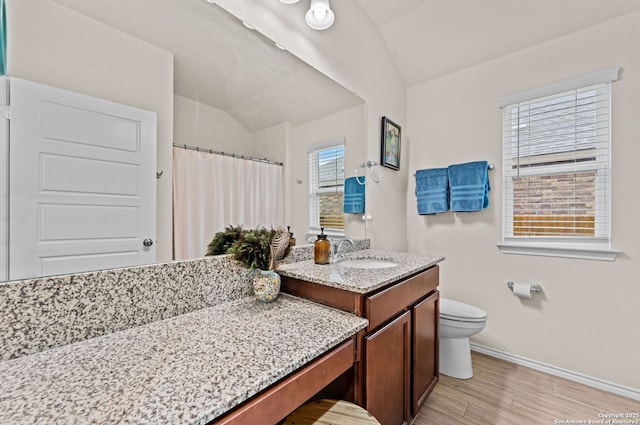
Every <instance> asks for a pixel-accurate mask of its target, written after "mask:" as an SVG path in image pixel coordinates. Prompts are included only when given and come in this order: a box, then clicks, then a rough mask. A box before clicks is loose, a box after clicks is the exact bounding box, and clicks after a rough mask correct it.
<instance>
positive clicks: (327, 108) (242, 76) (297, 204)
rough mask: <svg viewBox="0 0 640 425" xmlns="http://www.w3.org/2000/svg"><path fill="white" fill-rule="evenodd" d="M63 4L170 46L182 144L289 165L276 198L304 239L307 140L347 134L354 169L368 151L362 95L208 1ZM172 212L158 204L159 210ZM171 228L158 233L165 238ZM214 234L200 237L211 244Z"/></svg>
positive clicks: (67, 0) (177, 135) (76, 0)
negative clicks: (361, 150) (281, 189)
mask: <svg viewBox="0 0 640 425" xmlns="http://www.w3.org/2000/svg"><path fill="white" fill-rule="evenodd" d="M55 3H58V4H60V5H63V6H64V7H67V8H70V9H72V10H74V11H77V12H79V13H81V14H83V15H86V16H88V17H91V18H92V19H95V20H97V21H100V22H102V23H103V24H105V25H107V26H109V27H111V28H115V29H117V30H119V31H122V32H124V33H127V34H130V35H132V36H134V37H136V38H138V39H140V40H144V41H145V42H148V43H150V44H152V45H154V46H157V47H159V48H160V49H163V50H165V51H168V52H172V53H173V55H174V60H173V77H174V78H173V79H174V87H173V91H174V99H173V117H172V118H173V141H174V143H176V144H179V145H188V146H192V147H199V148H202V149H203V150H206V149H212V150H215V151H220V152H225V153H231V154H236V155H244V156H250V157H257V158H267V159H268V160H271V161H275V162H282V163H284V168H283V188H284V189H283V194H282V196H281V199H280V200H277V199H276V200H275V202H276V203H280V204H283V206H282V215H283V219H282V220H283V223H282V224H285V225H291V226H292V230H294V231H295V232H297V233H298V235H299V236H301V237H300V240H303V238H304V234H305V233H306V231H307V229H308V205H307V204H308V184H307V180H306V179H307V177H308V171H307V168H308V159H307V155H308V154H307V150H308V147H309V146H310V145H313V144H318V143H322V142H325V141H326V140H328V139H331V138H335V137H345V139H346V140H347V142H346V153H345V157H346V158H345V161H346V164H347V165H346V167H347V168H354V166H352V165H350V164H355V163H356V161H357V160H358V159H360V153H361V152H360V149H361V146H363V145H364V135H363V133H364V113H363V112H362V108H363V100H362V99H361V98H359V97H358V96H356V95H354V94H353V93H351V92H350V91H349V90H347V89H345V88H344V87H342V86H340V85H339V84H337V83H336V82H335V81H333V80H331V79H330V78H328V77H326V76H325V75H323V74H321V73H319V72H318V71H317V70H315V69H313V68H312V67H310V66H308V65H307V64H305V63H304V62H302V61H300V60H299V59H298V58H296V57H295V56H293V55H291V54H290V53H289V52H287V51H286V50H282V49H280V48H278V47H276V45H275V43H274V42H273V41H271V40H269V39H267V38H266V37H264V36H262V35H261V34H260V33H258V32H257V31H255V30H252V29H249V28H247V27H246V26H245V25H243V24H242V22H240V21H239V20H238V19H236V18H235V17H233V16H231V15H230V14H228V13H227V12H226V11H224V10H223V9H222V8H220V7H218V6H217V5H214V4H210V3H208V2H206V1H203V0H185V1H181V2H175V1H171V0H155V1H153V0H131V1H120V2H118V5H117V7H114V5H113V4H112V3H111V2H99V1H86V0H55ZM9 25H11V22H9ZM78 37H82V34H78ZM95 84H96V85H99V84H100V81H99V80H96V81H95ZM158 125H159V126H160V122H159V123H158ZM343 127H344V128H343ZM350 152H351V153H350ZM159 171H166V170H159ZM169 171H172V170H169ZM164 174H165V177H166V175H169V174H170V173H169V172H167V173H164ZM161 178H163V177H161ZM163 183H164V184H167V183H165V182H163ZM169 184H170V183H169ZM250 197H251V196H250ZM165 205H166V204H165ZM167 213H168V212H167V211H166V208H165V209H163V208H158V212H157V214H165V215H166V214H167ZM169 213H170V212H169ZM233 222H234V220H233V219H232V218H230V219H229V223H228V224H232V223H233ZM271 224H272V223H265V225H271ZM168 235H169V238H167V233H164V234H163V235H160V234H158V240H159V242H160V240H164V241H166V240H167V239H170V238H171V234H170V233H169V234H168ZM356 236H359V235H356ZM211 237H212V235H206V236H202V238H203V240H205V241H207V242H208V240H210V238H211ZM204 249H206V244H205V245H204V246H203V250H204ZM171 251H173V248H172V249H171ZM190 255H191V256H198V255H197V254H190ZM183 258H184V257H183ZM170 259H171V258H167V257H166V256H159V257H158V258H157V260H158V261H166V260H170ZM123 265H128V264H123ZM1 279H2V275H1V274H0V280H1Z"/></svg>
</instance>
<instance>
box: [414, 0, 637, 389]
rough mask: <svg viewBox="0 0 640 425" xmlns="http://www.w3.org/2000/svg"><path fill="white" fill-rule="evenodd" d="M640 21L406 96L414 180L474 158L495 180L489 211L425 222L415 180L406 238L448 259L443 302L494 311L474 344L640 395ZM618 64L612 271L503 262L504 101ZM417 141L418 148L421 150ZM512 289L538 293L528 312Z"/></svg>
mask: <svg viewBox="0 0 640 425" xmlns="http://www.w3.org/2000/svg"><path fill="white" fill-rule="evenodd" d="M638 39H640V13H634V14H630V15H626V16H623V17H621V18H618V19H615V20H612V21H608V22H605V23H602V24H599V25H596V26H593V27H590V28H587V29H584V30H581V31H578V32H575V33H573V34H570V35H567V36H564V37H561V38H558V39H555V40H553V41H550V42H546V43H543V44H540V45H537V46H535V47H532V48H528V49H526V50H522V51H519V52H516V53H513V54H511V55H508V56H505V57H502V58H499V59H496V60H493V61H490V62H487V63H484V64H482V65H479V66H476V67H473V68H470V69H466V70H463V71H460V72H456V73H453V74H450V75H447V76H444V77H442V78H438V79H435V80H432V81H428V82H425V83H423V84H420V85H417V86H414V87H411V88H409V90H408V96H407V97H408V107H407V108H408V111H409V114H408V126H407V129H408V133H409V137H411V138H412V140H413V141H414V143H413V144H412V147H411V150H412V152H411V158H410V173H411V174H413V173H414V172H415V170H416V169H422V168H429V167H441V166H447V165H449V164H452V163H459V162H465V161H472V160H483V159H486V160H489V161H490V162H493V163H494V164H496V169H495V170H494V171H490V181H491V185H492V191H491V194H490V198H491V205H490V207H489V209H488V210H485V211H482V212H478V213H471V214H464V213H456V214H453V213H451V212H448V213H445V214H438V215H436V216H433V217H428V218H425V217H421V216H418V214H417V212H416V203H415V196H414V194H413V191H414V188H415V181H414V179H413V178H411V180H410V184H409V187H408V190H407V211H408V212H407V238H408V242H407V243H408V248H409V250H410V251H413V252H423V253H427V252H430V253H436V254H441V255H444V256H446V260H445V261H444V263H443V264H442V267H441V271H442V278H441V286H440V288H441V290H442V294H443V296H444V297H449V298H454V299H458V300H461V301H464V302H468V303H471V304H474V305H476V306H478V307H481V308H483V309H485V310H486V311H487V312H488V324H487V327H486V329H485V330H484V331H483V332H481V333H480V334H479V335H478V336H477V337H476V338H474V340H475V342H477V343H479V344H482V345H486V346H489V347H491V348H494V349H497V350H501V351H504V352H507V353H511V354H515V355H518V356H523V357H525V358H529V359H533V360H537V361H540V362H543V363H547V364H551V365H554V366H556V367H560V368H564V369H568V370H571V371H575V372H579V373H582V374H585V375H588V376H591V377H595V378H599V379H603V380H606V381H610V382H613V383H615V384H618V385H622V386H628V387H631V388H635V389H640V363H638V353H639V352H640V338H639V337H638V332H639V331H638V326H639V325H640V307H639V302H640V279H639V277H638V276H640V243H639V242H638V241H640V226H638V217H640V202H638V190H637V182H638V181H640V167H638V164H637V159H638V158H639V157H640V144H638V134H640V120H639V119H638V111H640V97H638V94H639V93H640V55H638V49H637V42H636V41H637V40H638ZM615 66H620V67H621V68H622V72H621V78H620V80H619V81H618V82H616V83H614V84H613V94H612V100H613V107H612V110H613V115H612V125H613V130H612V131H613V139H612V154H613V156H612V173H613V175H612V182H613V196H612V199H613V206H612V212H613V221H612V223H613V225H612V227H613V233H612V241H613V248H614V249H619V250H622V252H623V254H622V255H621V256H619V257H618V259H617V260H616V261H615V262H603V261H589V260H578V259H566V258H550V257H533V256H522V255H506V254H501V253H500V252H499V250H498V248H497V247H496V243H498V242H499V241H501V221H502V218H501V204H502V181H501V179H502V175H501V173H502V167H501V154H502V131H501V125H502V113H501V110H500V109H499V108H498V106H497V103H496V101H497V99H498V97H500V96H503V95H507V94H511V93H515V92H520V91H524V90H527V89H531V88H535V87H538V86H542V85H545V84H549V83H553V82H556V81H561V80H564V79H569V78H573V77H577V76H581V75H584V74H589V73H591V72H595V71H600V70H603V69H607V68H611V67H615ZM418 140H419V141H420V142H419V143H418V142H416V141H418ZM509 280H514V281H522V282H531V283H538V284H540V285H542V287H543V288H544V293H543V294H540V295H534V298H533V300H531V302H523V301H522V300H520V299H519V298H516V297H515V296H514V295H513V294H512V293H511V292H510V291H509V290H508V289H507V287H506V282H507V281H509Z"/></svg>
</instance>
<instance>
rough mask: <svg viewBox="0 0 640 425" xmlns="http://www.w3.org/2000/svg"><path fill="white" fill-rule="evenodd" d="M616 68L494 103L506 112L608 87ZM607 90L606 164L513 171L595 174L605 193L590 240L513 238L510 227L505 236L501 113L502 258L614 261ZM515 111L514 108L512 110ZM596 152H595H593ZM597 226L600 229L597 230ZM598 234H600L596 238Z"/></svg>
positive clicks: (509, 173)
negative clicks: (575, 91) (550, 97)
mask: <svg viewBox="0 0 640 425" xmlns="http://www.w3.org/2000/svg"><path fill="white" fill-rule="evenodd" d="M618 74H619V68H613V69H609V70H606V71H602V72H599V73H595V74H590V75H587V76H584V77H580V78H577V79H573V80H568V81H564V82H560V83H556V84H552V85H549V86H544V87H541V88H538V89H534V90H529V91H526V92H523V93H519V94H515V95H510V96H505V97H503V98H501V99H499V101H498V103H499V106H500V107H501V108H503V109H504V108H510V107H513V106H514V105H517V104H519V103H521V102H528V101H535V100H537V99H541V98H544V97H548V96H555V95H561V94H563V93H565V92H568V91H571V90H579V89H582V88H585V87H591V86H595V85H598V84H608V83H611V82H613V81H616V80H617V79H618ZM611 104H612V103H611V87H609V98H608V105H609V112H608V113H609V116H608V120H609V136H608V140H607V146H608V150H607V152H606V153H605V155H606V156H607V159H606V161H598V158H597V157H596V160H595V161H593V162H591V161H586V162H583V163H570V164H553V165H540V166H533V167H520V168H519V169H518V171H517V173H516V174H517V175H518V176H525V177H526V176H538V175H540V176H548V175H553V174H563V173H577V172H581V171H595V175H596V180H595V186H596V190H598V189H599V188H600V189H601V188H604V189H605V190H606V192H607V194H606V199H605V200H604V204H603V203H602V202H603V200H602V199H601V198H599V197H596V202H597V204H596V205H595V209H596V216H595V226H596V231H595V235H594V236H513V227H512V226H511V234H509V230H508V228H509V226H508V223H513V212H514V211H513V210H514V209H513V206H514V205H513V194H512V191H513V187H514V185H513V182H512V181H511V182H510V181H508V180H509V179H513V178H514V177H515V175H516V174H514V172H513V170H512V169H507V168H508V167H507V163H508V161H507V158H506V154H507V152H508V150H509V149H510V148H511V146H509V144H511V143H514V141H513V138H512V137H509V134H508V131H506V130H505V128H506V124H507V111H508V109H505V110H504V112H503V120H502V122H503V141H502V146H503V164H504V170H503V186H504V187H503V212H502V219H503V223H502V243H499V244H498V248H499V249H500V250H501V252H502V253H505V254H526V255H542V256H554V257H569V258H582V259H595V260H606V261H613V260H615V258H616V256H617V254H619V251H615V250H612V249H611V235H610V230H611V184H610V178H608V177H609V176H610V175H611V167H610V152H611V136H610V135H611V131H610V129H611V122H610V120H611V110H612V107H611ZM516 107H517V106H516ZM596 151H597V149H596ZM603 225H604V226H607V228H605V230H606V231H605V232H604V233H605V234H606V236H603V235H602V233H603V232H599V230H600V229H602V227H601V226H603ZM599 226H600V227H599ZM599 233H600V234H599Z"/></svg>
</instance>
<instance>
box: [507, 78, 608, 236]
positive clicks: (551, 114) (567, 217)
mask: <svg viewBox="0 0 640 425" xmlns="http://www.w3.org/2000/svg"><path fill="white" fill-rule="evenodd" d="M610 81H611V80H609V81H604V82H598V83H596V84H589V85H586V86H581V87H577V88H572V89H569V90H562V91H558V92H555V93H552V94H545V95H544V96H540V97H532V98H529V99H520V100H518V101H517V102H514V103H508V104H505V105H503V113H504V137H503V140H504V149H503V161H504V167H503V170H504V217H503V225H504V228H503V236H504V240H505V241H509V240H511V241H514V240H520V241H522V240H535V241H538V242H540V241H545V242H559V243H573V242H593V241H601V242H606V243H608V242H609V236H610V228H611V223H610V208H611V207H610V205H611V199H610V187H611V181H610V175H611V172H610V142H611V137H610V136H611V130H610V127H611V125H610V122H611V116H610V103H611V93H610V84H609V83H610ZM546 91H547V92H548V90H546Z"/></svg>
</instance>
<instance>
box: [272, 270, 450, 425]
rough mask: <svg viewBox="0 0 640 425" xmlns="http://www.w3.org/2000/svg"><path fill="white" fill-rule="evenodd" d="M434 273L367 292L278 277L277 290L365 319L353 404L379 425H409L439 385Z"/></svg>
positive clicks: (435, 271) (436, 273)
mask: <svg viewBox="0 0 640 425" xmlns="http://www.w3.org/2000/svg"><path fill="white" fill-rule="evenodd" d="M438 285H439V268H438V266H434V267H431V268H429V269H427V270H424V271H421V272H418V273H416V274H414V275H411V276H408V277H405V278H402V279H399V280H398V281H397V282H393V283H391V284H389V285H386V286H384V287H382V288H379V289H377V290H376V291H372V292H370V293H364V294H363V293H357V292H350V291H347V290H344V289H338V288H334V287H331V286H325V285H321V284H317V283H311V282H307V281H304V280H300V279H294V278H289V277H286V276H283V277H282V291H283V292H286V293H289V294H292V295H297V296H300V297H303V298H307V299H310V300H313V301H316V302H320V303H323V304H325V305H329V306H331V307H335V308H339V309H342V310H345V311H349V312H351V313H354V314H357V315H358V316H363V317H366V318H367V319H368V320H369V326H368V327H367V329H366V330H365V331H364V332H362V333H361V335H360V336H359V338H358V340H359V347H362V361H361V362H360V364H359V365H358V366H356V370H355V373H354V376H355V380H356V382H355V383H354V400H353V401H355V402H356V403H358V404H360V405H361V406H363V407H364V408H365V409H367V410H368V411H369V412H371V413H372V414H373V415H374V416H375V417H376V418H377V419H378V421H380V423H381V424H382V425H402V424H407V423H411V422H412V420H413V418H414V417H415V415H416V414H417V413H418V411H419V410H420V407H422V405H423V404H424V403H425V401H426V400H427V398H428V396H429V394H430V393H431V391H432V390H433V388H434V386H435V385H436V383H437V382H438V378H439V375H438V348H439V347H438V324H439V323H438V317H439V314H440V310H439V299H440V298H439V292H438Z"/></svg>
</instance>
